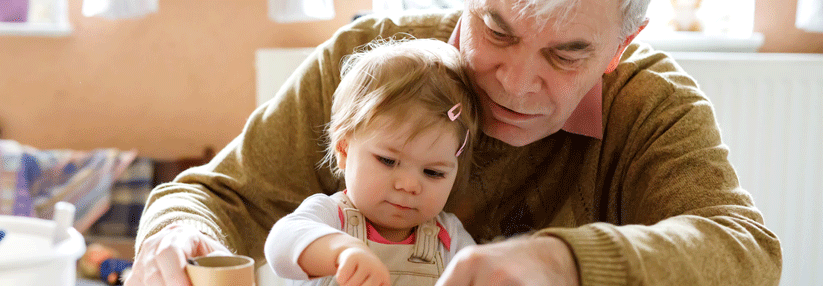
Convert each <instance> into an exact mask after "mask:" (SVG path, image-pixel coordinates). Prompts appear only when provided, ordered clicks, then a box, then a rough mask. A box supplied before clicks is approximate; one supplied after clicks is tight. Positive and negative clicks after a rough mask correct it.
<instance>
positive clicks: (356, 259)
mask: <svg viewBox="0 0 823 286" xmlns="http://www.w3.org/2000/svg"><path fill="white" fill-rule="evenodd" d="M341 229H342V226H341V225H340V217H339V215H338V207H337V203H336V202H335V201H334V200H333V199H332V198H330V197H329V196H326V195H323V194H315V195H312V196H310V197H308V198H307V199H306V200H304V201H303V203H301V204H300V206H299V207H298V208H297V209H296V210H295V211H294V212H292V213H291V214H289V215H287V216H285V217H283V218H281V219H280V220H279V221H277V223H275V224H274V226H273V227H272V230H271V232H270V233H269V236H268V238H267V239H266V244H265V249H264V252H265V255H266V259H267V260H268V262H269V265H270V266H271V268H272V269H273V270H274V273H275V274H276V275H277V276H279V277H283V278H287V279H292V280H308V279H311V278H315V277H322V276H330V275H335V274H337V276H338V277H337V280H338V283H340V284H341V285H343V284H352V285H355V284H363V283H361V282H365V281H366V280H365V279H361V280H357V279H358V278H363V277H372V276H374V277H378V278H379V277H381V276H385V279H383V278H380V279H377V280H378V281H385V283H386V285H388V277H389V275H388V270H385V269H386V268H385V266H384V265H383V263H382V262H380V260H379V259H378V258H377V257H376V256H375V255H374V254H373V253H372V252H371V250H369V248H368V246H366V244H365V243H363V242H361V241H359V240H357V239H355V238H354V237H351V236H350V235H348V234H346V233H344V232H342V231H341ZM375 263H376V264H377V265H378V266H379V267H375V266H374V265H375ZM338 265H339V266H338ZM354 267H356V269H362V270H367V269H381V267H382V269H383V270H382V271H371V272H377V273H382V274H365V275H361V274H360V273H370V271H358V272H357V273H354V272H352V270H354V269H355V268H354ZM343 278H346V279H345V280H344V279H343ZM346 280H348V281H346ZM356 280H357V281H356ZM340 281H345V282H346V283H342V282H340ZM379 283H382V282H379ZM379 283H374V284H373V285H380V284H379Z"/></svg>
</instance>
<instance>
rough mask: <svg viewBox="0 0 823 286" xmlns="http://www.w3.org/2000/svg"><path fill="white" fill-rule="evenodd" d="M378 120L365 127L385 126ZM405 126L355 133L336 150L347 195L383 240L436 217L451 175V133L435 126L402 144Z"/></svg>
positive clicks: (453, 159)
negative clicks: (338, 151) (339, 152)
mask: <svg viewBox="0 0 823 286" xmlns="http://www.w3.org/2000/svg"><path fill="white" fill-rule="evenodd" d="M381 120H385V119H383V118H380V117H378V120H377V122H374V123H373V124H371V125H372V126H390V125H384V124H382V123H385V122H381ZM386 122H387V121H386ZM410 125H411V124H409V123H402V124H400V126H399V127H400V128H371V129H375V130H364V131H361V132H357V133H358V134H354V135H353V136H349V137H347V138H345V139H344V140H342V141H341V145H340V146H339V147H341V148H342V150H344V151H345V152H342V153H341V156H340V158H339V160H340V162H339V163H338V166H339V167H340V168H341V169H343V171H344V172H345V177H346V188H347V189H348V196H349V197H350V198H351V200H352V203H354V205H355V207H357V208H358V209H359V210H360V212H361V213H362V214H363V215H364V216H365V217H366V218H368V219H369V221H371V222H372V224H373V225H374V227H375V228H376V229H377V231H378V232H380V234H381V235H382V236H383V237H384V238H386V239H388V240H395V241H399V240H402V239H405V238H406V237H408V235H409V234H410V233H411V231H412V228H414V227H415V226H417V225H419V224H422V223H423V222H425V221H427V220H430V219H432V218H434V217H435V216H437V214H438V213H440V211H442V210H443V206H444V205H445V204H446V200H447V199H448V198H449V193H450V192H451V189H452V185H454V180H455V176H456V173H457V157H455V153H456V152H457V150H458V148H459V147H460V145H459V144H458V143H459V142H458V137H457V136H456V134H454V133H455V132H454V130H453V129H452V128H448V127H447V126H435V127H431V128H429V129H426V130H424V131H423V132H420V133H418V134H417V136H415V137H414V138H413V139H411V140H407V138H409V134H410V133H411V132H410V130H409V129H410ZM460 143H462V142H460ZM338 150H340V149H338Z"/></svg>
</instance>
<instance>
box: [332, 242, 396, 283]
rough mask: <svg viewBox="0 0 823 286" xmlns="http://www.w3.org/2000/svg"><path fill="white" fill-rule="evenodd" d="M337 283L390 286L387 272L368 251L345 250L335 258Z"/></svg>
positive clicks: (359, 249)
mask: <svg viewBox="0 0 823 286" xmlns="http://www.w3.org/2000/svg"><path fill="white" fill-rule="evenodd" d="M337 261H338V264H339V266H338V267H337V274H335V276H337V283H338V284H340V285H342V286H347V285H365V286H368V285H387V286H388V285H391V281H390V278H389V270H388V269H387V268H386V266H385V265H384V264H383V262H382V261H380V259H379V258H377V256H375V255H374V253H372V252H371V251H370V250H369V249H363V248H359V247H351V248H347V249H346V250H343V251H342V252H340V255H339V256H338V257H337Z"/></svg>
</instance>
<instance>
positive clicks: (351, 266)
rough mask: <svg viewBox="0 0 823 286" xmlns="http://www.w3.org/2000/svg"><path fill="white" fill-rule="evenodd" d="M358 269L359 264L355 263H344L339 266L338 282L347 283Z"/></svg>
mask: <svg viewBox="0 0 823 286" xmlns="http://www.w3.org/2000/svg"><path fill="white" fill-rule="evenodd" d="M356 270H357V264H355V263H343V264H341V265H340V266H339V267H337V274H335V276H336V277H337V284H340V285H346V283H349V280H351V278H352V276H353V275H354V273H355V271H356Z"/></svg>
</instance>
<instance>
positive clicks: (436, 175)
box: [423, 169, 446, 178]
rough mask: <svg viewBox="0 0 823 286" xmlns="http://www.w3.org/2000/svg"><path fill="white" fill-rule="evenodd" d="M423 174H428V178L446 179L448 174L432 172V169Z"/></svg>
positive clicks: (424, 171)
mask: <svg viewBox="0 0 823 286" xmlns="http://www.w3.org/2000/svg"><path fill="white" fill-rule="evenodd" d="M423 173H424V174H426V176H429V177H431V178H445V177H446V173H443V172H439V171H435V170H432V169H425V170H423Z"/></svg>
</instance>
